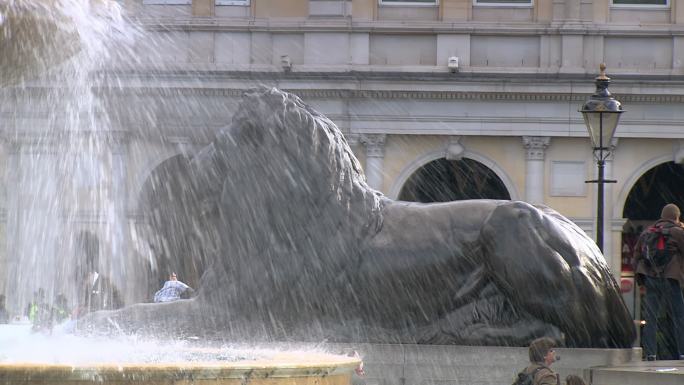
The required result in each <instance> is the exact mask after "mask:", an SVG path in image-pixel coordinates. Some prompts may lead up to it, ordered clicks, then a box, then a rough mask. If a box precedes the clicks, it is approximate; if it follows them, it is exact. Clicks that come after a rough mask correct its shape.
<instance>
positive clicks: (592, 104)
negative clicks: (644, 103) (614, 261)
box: [579, 63, 624, 252]
mask: <svg viewBox="0 0 684 385" xmlns="http://www.w3.org/2000/svg"><path fill="white" fill-rule="evenodd" d="M599 68H600V69H601V72H600V74H599V76H598V77H597V78H596V92H595V93H594V94H593V95H591V96H590V97H589V100H587V102H586V103H585V104H584V105H583V106H582V107H581V108H580V110H579V111H580V112H581V113H582V116H583V117H584V123H585V124H586V125H587V131H589V137H590V138H591V146H592V148H593V149H594V158H596V164H597V165H598V179H596V180H588V181H587V182H586V183H596V184H597V187H598V193H597V199H598V202H597V203H598V205H597V209H596V210H597V212H596V245H597V246H598V247H599V249H600V250H601V252H603V204H604V202H603V185H604V184H605V183H615V181H614V180H606V179H604V168H605V166H606V158H608V156H609V155H610V141H611V139H612V138H613V135H614V134H615V128H616V127H617V124H618V120H619V119H620V114H622V113H623V112H624V110H623V109H622V105H621V104H620V102H619V101H617V100H615V98H614V97H613V96H612V95H611V94H610V92H609V91H608V85H609V84H610V78H609V77H608V76H606V65H605V64H603V63H602V64H601V66H600V67H599Z"/></svg>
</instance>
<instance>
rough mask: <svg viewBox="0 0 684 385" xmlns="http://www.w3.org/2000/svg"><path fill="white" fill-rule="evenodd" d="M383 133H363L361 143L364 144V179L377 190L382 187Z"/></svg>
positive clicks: (380, 189)
mask: <svg viewBox="0 0 684 385" xmlns="http://www.w3.org/2000/svg"><path fill="white" fill-rule="evenodd" d="M386 136H387V135H385V134H363V135H361V138H360V140H361V143H363V144H364V145H365V146H366V170H365V171H366V179H367V181H368V185H369V186H370V187H372V188H374V189H376V190H378V191H382V187H383V183H382V182H383V176H384V172H383V167H384V160H385V139H386Z"/></svg>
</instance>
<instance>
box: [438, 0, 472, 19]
mask: <svg viewBox="0 0 684 385" xmlns="http://www.w3.org/2000/svg"><path fill="white" fill-rule="evenodd" d="M472 9H473V1H472V0H442V1H441V2H440V15H441V19H442V20H444V21H466V20H470V19H471V18H472Z"/></svg>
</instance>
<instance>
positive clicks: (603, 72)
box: [596, 63, 610, 80]
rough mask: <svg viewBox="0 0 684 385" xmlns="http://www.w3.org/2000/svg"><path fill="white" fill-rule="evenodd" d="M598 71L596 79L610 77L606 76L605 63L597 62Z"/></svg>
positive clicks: (607, 78)
mask: <svg viewBox="0 0 684 385" xmlns="http://www.w3.org/2000/svg"><path fill="white" fill-rule="evenodd" d="M599 71H600V72H599V76H598V77H597V78H596V80H610V78H609V77H608V76H606V63H601V64H599Z"/></svg>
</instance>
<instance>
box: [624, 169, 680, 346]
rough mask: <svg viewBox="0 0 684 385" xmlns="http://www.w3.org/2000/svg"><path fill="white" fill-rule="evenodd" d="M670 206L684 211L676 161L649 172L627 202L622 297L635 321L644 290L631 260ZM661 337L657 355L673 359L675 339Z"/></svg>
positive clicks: (664, 319)
mask: <svg viewBox="0 0 684 385" xmlns="http://www.w3.org/2000/svg"><path fill="white" fill-rule="evenodd" d="M668 203H674V204H676V205H677V206H679V207H680V208H684V166H683V165H680V164H676V163H674V162H665V163H661V164H659V165H657V166H655V167H653V168H651V169H649V170H648V171H646V172H645V173H644V174H643V175H642V176H641V177H640V178H639V179H638V180H637V181H636V183H634V185H633V186H632V188H631V189H630V191H629V195H628V196H627V199H626V201H625V206H624V208H623V213H622V216H623V218H626V219H627V221H626V222H625V225H624V227H623V232H622V272H621V280H622V285H621V286H622V289H623V290H622V291H623V298H624V299H625V303H626V304H627V306H628V308H630V311H631V312H632V314H633V315H634V317H635V319H637V320H641V319H643V317H642V316H641V315H642V314H643V312H642V310H643V309H642V304H643V301H642V299H643V295H644V291H643V288H640V287H638V286H637V285H635V284H634V281H635V279H634V272H633V271H632V266H631V258H632V255H633V253H634V246H635V244H636V242H637V239H638V237H639V234H641V232H642V231H643V230H644V229H646V228H648V226H651V225H652V224H653V223H654V222H655V221H656V220H658V218H659V217H660V211H661V209H662V208H663V206H665V205H666V204H668ZM671 322H672V320H671V319H670V318H669V317H667V316H666V314H665V313H663V314H662V316H661V319H660V321H659V323H660V324H661V325H667V324H669V323H671ZM667 330H668V328H661V332H659V333H660V335H659V337H658V350H659V351H658V356H659V357H663V358H666V357H671V358H674V352H676V347H675V346H674V341H675V338H674V336H668V335H665V334H663V333H662V331H667Z"/></svg>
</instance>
